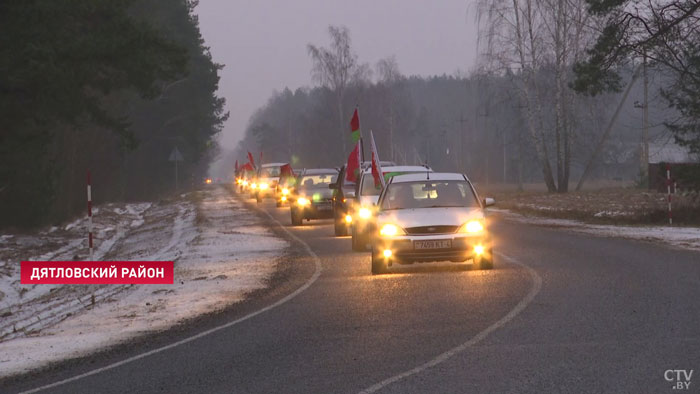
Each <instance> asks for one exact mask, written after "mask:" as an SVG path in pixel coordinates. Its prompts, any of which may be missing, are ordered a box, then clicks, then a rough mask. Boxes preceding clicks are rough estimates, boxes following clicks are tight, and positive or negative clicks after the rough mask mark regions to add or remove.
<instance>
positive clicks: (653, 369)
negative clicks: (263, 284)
mask: <svg viewBox="0 0 700 394" xmlns="http://www.w3.org/2000/svg"><path fill="white" fill-rule="evenodd" d="M264 209H265V210H266V211H267V212H269V213H270V214H271V215H272V217H274V218H275V219H276V220H278V221H279V222H281V223H282V224H284V225H285V226H287V227H286V228H287V229H288V230H289V231H291V233H292V234H294V235H295V236H297V237H298V238H299V239H301V240H302V241H303V242H304V243H306V244H308V246H309V247H310V249H311V250H312V251H313V253H315V254H316V255H317V256H318V261H315V260H314V258H313V256H310V255H309V253H308V251H307V250H306V249H305V247H304V246H303V244H301V243H299V242H297V241H294V246H293V247H294V249H295V251H296V254H295V255H294V256H290V257H289V261H288V262H287V264H289V266H290V267H293V266H294V267H297V268H298V269H295V270H294V271H293V273H294V275H293V276H292V277H290V278H288V279H287V280H285V281H283V283H284V285H283V286H282V289H283V290H280V291H279V292H272V293H270V294H265V295H264V296H263V297H262V301H258V302H259V305H255V304H252V305H253V306H254V307H255V308H253V306H251V305H248V306H247V307H246V308H248V310H245V308H244V309H243V310H237V311H232V312H230V313H224V314H221V315H217V316H213V317H209V318H207V319H206V320H205V321H203V322H202V323H201V324H200V325H199V326H193V327H190V328H183V329H181V330H179V331H178V332H177V333H174V334H173V333H170V334H167V335H166V334H163V335H161V336H160V337H159V338H160V339H159V340H154V341H152V342H149V343H148V344H144V345H143V346H131V347H128V348H125V349H121V350H117V351H115V352H112V353H109V354H106V355H101V356H96V357H93V358H88V359H85V360H81V361H79V362H72V363H69V364H68V365H65V366H59V367H57V368H53V369H51V370H49V371H45V372H42V373H41V374H37V375H34V376H31V377H28V378H26V377H25V378H22V379H18V380H14V381H11V382H7V383H6V385H5V387H4V388H2V387H0V391H1V392H14V391H21V390H27V389H32V388H36V387H40V386H43V385H46V384H50V383H52V382H56V381H60V380H62V379H66V378H70V377H72V376H75V375H77V374H80V373H85V372H88V371H90V370H93V369H95V368H99V367H104V366H108V365H110V364H111V363H113V362H117V361H120V360H123V359H125V358H128V357H130V356H133V355H137V354H139V353H142V352H143V351H147V350H153V349H158V347H159V346H162V345H165V344H167V343H169V341H170V342H172V341H176V340H182V339H186V338H188V337H189V336H191V335H193V334H196V333H197V332H201V331H202V330H204V329H210V328H213V327H216V326H217V325H221V324H224V323H226V322H228V321H231V320H235V318H237V317H240V316H242V315H244V314H245V313H249V312H251V311H252V310H254V309H260V308H262V307H264V306H265V305H269V304H272V303H273V302H275V301H277V300H280V299H282V297H284V296H285V295H286V294H289V293H291V292H292V291H294V289H296V288H299V287H301V286H302V285H304V284H305V283H306V284H308V283H310V282H309V281H310V280H314V279H316V277H315V276H314V273H315V272H316V274H317V275H318V272H317V271H316V268H317V267H316V265H315V264H316V263H320V275H319V276H318V277H317V279H316V280H315V281H313V283H311V284H310V285H309V286H308V287H306V288H304V290H303V291H301V292H300V293H298V294H297V295H296V296H295V297H294V298H292V299H291V300H289V301H287V302H284V303H282V304H280V305H278V306H276V307H274V308H273V309H270V310H267V311H265V312H263V313H260V314H258V315H256V316H254V317H252V318H249V319H247V320H244V321H242V322H240V323H237V324H234V325H231V326H229V327H226V328H223V329H219V330H218V331H215V332H213V333H211V334H208V335H205V336H202V337H199V338H197V339H194V340H190V341H189V342H186V343H183V344H181V345H177V346H173V347H171V348H168V349H166V350H162V351H158V350H157V351H156V352H155V353H153V354H150V355H148V356H146V357H142V358H139V359H136V360H134V361H130V362H127V363H124V364H122V365H119V366H117V367H114V368H109V369H106V370H104V371H102V372H100V373H96V374H92V375H89V376H86V377H83V378H80V379H77V380H73V381H70V382H68V383H65V384H62V385H59V386H55V387H52V388H49V389H47V390H46V392H60V393H127V392H128V393H140V392H148V393H151V392H163V393H180V392H186V393H200V392H207V393H274V392H285V393H286V392H299V393H331V392H340V393H346V392H348V393H357V392H361V391H363V390H369V391H370V392H371V391H373V390H376V391H377V392H380V393H414V392H441V393H558V392H571V393H579V392H586V393H593V392H595V393H604V392H605V393H607V392H617V393H665V392H668V393H677V392H682V391H680V390H674V389H673V386H674V385H675V384H676V382H675V381H673V382H671V381H667V380H666V379H665V378H664V375H665V371H667V370H677V369H678V370H694V374H693V375H692V377H691V380H690V388H689V390H687V391H686V392H700V253H694V252H689V251H680V250H674V249H670V248H666V247H664V246H661V245H654V244H650V243H643V242H636V241H629V240H623V239H611V238H599V237H595V236H589V235H582V234H576V233H570V232H566V231H563V230H556V229H549V228H545V227H534V226H528V225H525V224H519V223H511V222H505V221H501V220H499V219H498V218H494V220H493V225H492V229H493V231H494V233H495V240H496V247H495V249H496V251H497V252H498V253H499V254H498V255H497V256H496V266H495V269H494V270H492V271H474V270H464V269H462V268H461V267H459V266H457V265H454V264H452V263H445V264H438V265H435V264H414V265H411V266H402V267H394V269H393V271H392V273H390V274H387V275H381V276H372V275H371V274H370V262H369V254H368V253H353V252H352V251H351V249H350V239H349V238H335V237H333V236H332V234H333V228H332V223H331V222H329V221H322V222H315V221H313V222H309V223H305V225H304V226H303V227H301V228H292V227H289V223H290V219H289V213H288V209H287V208H275V207H274V204H273V203H271V202H268V203H265V204H264ZM168 335H169V336H168ZM163 338H165V339H163ZM666 375H667V376H671V375H669V374H666ZM674 376H675V375H674Z"/></svg>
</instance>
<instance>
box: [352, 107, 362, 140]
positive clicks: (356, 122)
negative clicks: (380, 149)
mask: <svg viewBox="0 0 700 394" xmlns="http://www.w3.org/2000/svg"><path fill="white" fill-rule="evenodd" d="M350 136H351V138H352V142H357V141H359V140H360V115H359V114H358V113H357V108H355V112H353V114H352V119H350Z"/></svg>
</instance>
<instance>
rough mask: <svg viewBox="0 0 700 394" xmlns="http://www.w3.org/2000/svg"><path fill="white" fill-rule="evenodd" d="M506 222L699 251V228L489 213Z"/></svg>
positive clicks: (505, 211) (494, 211)
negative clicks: (599, 222) (609, 223)
mask: <svg viewBox="0 0 700 394" xmlns="http://www.w3.org/2000/svg"><path fill="white" fill-rule="evenodd" d="M489 211H491V212H493V213H496V214H498V215H500V216H502V217H503V218H505V219H508V220H516V221H519V222H525V223H532V224H535V225H540V226H548V227H560V228H565V229H567V230H571V231H577V232H582V233H587V234H593V235H597V236H600V237H620V238H627V239H634V240H640V241H649V242H657V243H663V244H666V245H669V246H672V247H677V248H683V249H691V250H700V228H698V227H678V226H676V227H671V226H613V225H602V224H589V223H583V222H580V221H576V220H569V219H552V218H545V217H538V216H526V215H521V214H519V213H514V212H511V211H509V210H506V209H489Z"/></svg>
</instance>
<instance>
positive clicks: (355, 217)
mask: <svg viewBox="0 0 700 394" xmlns="http://www.w3.org/2000/svg"><path fill="white" fill-rule="evenodd" d="M432 171H433V170H432V169H430V167H428V166H387V167H382V172H384V175H385V176H388V177H392V176H395V175H400V174H413V173H421V174H425V173H426V172H432ZM380 192H381V189H379V188H377V187H375V185H374V177H373V176H372V168H371V167H369V168H366V169H365V170H363V171H362V175H361V176H360V181H359V182H358V185H357V192H356V194H355V202H354V204H353V207H352V213H351V216H352V250H355V251H364V250H367V246H368V245H369V244H370V243H371V236H370V235H371V234H370V226H369V225H370V224H371V223H372V221H373V216H374V212H375V211H376V205H377V200H379V193H380Z"/></svg>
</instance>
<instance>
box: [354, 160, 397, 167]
mask: <svg viewBox="0 0 700 394" xmlns="http://www.w3.org/2000/svg"><path fill="white" fill-rule="evenodd" d="M379 165H380V166H387V167H388V166H395V165H396V163H395V162H393V161H389V160H379ZM371 166H372V162H371V161H363V162H362V168H367V167H371Z"/></svg>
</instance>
